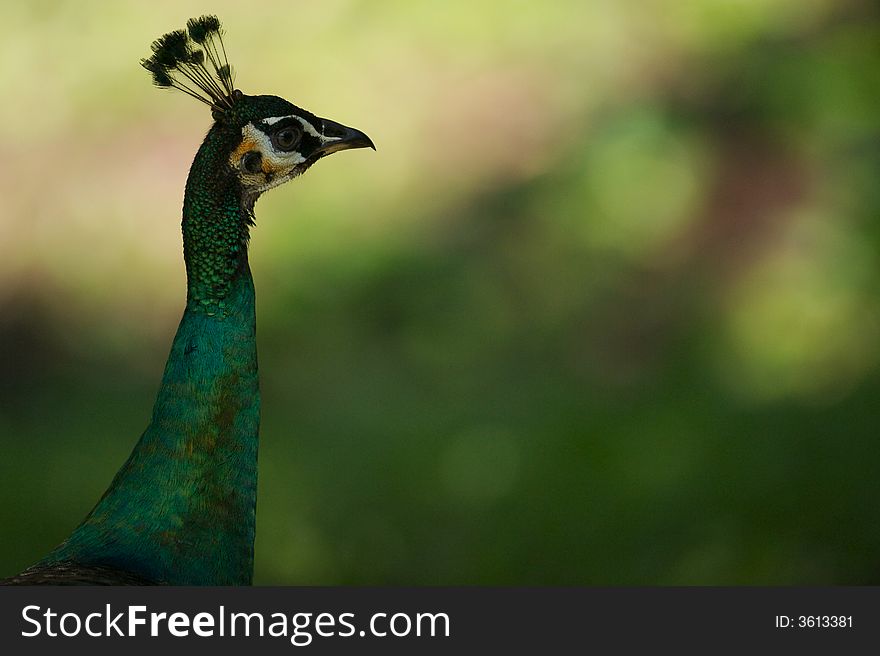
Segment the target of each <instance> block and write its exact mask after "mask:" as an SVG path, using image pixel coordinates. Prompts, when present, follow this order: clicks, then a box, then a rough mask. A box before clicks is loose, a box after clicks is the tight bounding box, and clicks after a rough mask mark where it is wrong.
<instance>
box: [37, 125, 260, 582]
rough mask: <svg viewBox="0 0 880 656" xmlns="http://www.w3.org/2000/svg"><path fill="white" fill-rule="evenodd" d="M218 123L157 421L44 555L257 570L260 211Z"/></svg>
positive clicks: (207, 571) (194, 570) (200, 572)
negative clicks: (253, 246) (245, 192)
mask: <svg viewBox="0 0 880 656" xmlns="http://www.w3.org/2000/svg"><path fill="white" fill-rule="evenodd" d="M234 139H235V134H234V133H233V132H232V131H228V130H226V129H224V128H223V127H222V126H220V125H219V124H215V125H214V127H212V129H211V131H210V132H209V133H208V136H207V137H206V139H205V141H204V143H203V144H202V147H201V149H200V150H199V153H198V155H197V156H196V158H195V161H194V162H193V166H192V168H191V170H190V176H189V179H188V181H187V186H186V194H185V198H184V209H183V234H184V257H185V260H186V268H187V278H188V291H187V307H186V311H185V312H184V315H183V319H182V320H181V322H180V326H179V328H178V330H177V335H176V337H175V338H174V343H173V345H172V347H171V354H170V355H169V357H168V362H167V364H166V367H165V374H164V377H163V379H162V386H161V388H160V390H159V394H158V398H157V399H156V404H155V406H154V409H153V416H152V421H151V422H150V425H149V426H148V427H147V429H146V431H145V432H144V434H143V435H142V437H141V439H140V441H139V442H138V444H137V446H136V447H135V450H134V452H133V453H132V454H131V456H130V457H129V459H128V461H127V462H126V463H125V465H124V466H123V467H122V469H121V470H120V471H119V473H118V474H117V475H116V477H115V479H114V480H113V482H112V484H111V485H110V488H109V489H108V490H107V492H106V493H105V494H104V496H103V497H102V498H101V500H100V501H99V502H98V504H97V505H96V506H95V508H94V509H93V510H92V512H91V513H90V514H89V515H88V517H86V519H85V520H84V521H83V523H82V524H81V525H80V526H79V527H78V528H77V529H76V530H75V531H74V532H73V534H72V535H71V536H70V538H68V540H67V541H65V542H64V543H63V544H62V545H61V546H60V547H58V548H57V549H56V550H55V551H53V552H52V553H51V554H50V555H49V556H48V557H47V558H46V559H45V560H44V561H43V563H44V564H46V563H54V562H60V561H67V560H70V561H76V562H81V563H86V564H97V565H108V566H113V567H118V568H120V569H123V570H126V571H131V572H135V573H137V574H140V575H142V576H144V577H146V578H148V579H150V580H153V581H156V582H161V583H170V584H176V585H247V584H249V583H250V582H251V579H252V573H253V545H254V528H255V503H256V489H257V443H258V431H259V418H260V395H259V384H258V376H257V353H256V340H255V314H254V287H253V282H252V279H251V274H250V269H249V266H248V261H247V238H248V225H249V223H250V210H249V208H247V207H246V206H243V201H242V197H241V192H240V189H239V186H238V184H237V180H236V178H235V176H234V175H232V174H231V172H229V170H228V166H227V165H226V162H225V159H224V157H225V153H228V152H229V142H230V140H234Z"/></svg>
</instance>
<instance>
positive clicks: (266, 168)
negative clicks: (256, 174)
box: [263, 158, 283, 175]
mask: <svg viewBox="0 0 880 656" xmlns="http://www.w3.org/2000/svg"><path fill="white" fill-rule="evenodd" d="M282 168H283V167H281V166H277V165H276V164H274V163H273V162H271V161H270V160H268V159H265V158H264V159H263V173H265V174H266V175H275V174H277V173H280V172H281V170H282Z"/></svg>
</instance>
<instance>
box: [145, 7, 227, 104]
mask: <svg viewBox="0 0 880 656" xmlns="http://www.w3.org/2000/svg"><path fill="white" fill-rule="evenodd" d="M151 49H152V51H153V54H152V56H151V57H150V58H149V59H142V60H141V66H143V67H144V68H145V69H147V70H148V71H149V72H150V74H151V75H152V76H153V83H154V84H155V85H156V86H157V87H161V88H173V89H177V90H179V91H183V92H184V93H185V94H187V95H189V96H191V97H193V98H195V99H196V100H198V101H199V102H202V103H205V104H206V105H208V106H209V107H211V108H212V110H214V111H215V112H220V113H223V112H225V111H226V110H228V109H232V107H233V106H234V104H235V101H236V100H237V99H238V98H239V97H240V96H241V93H240V92H237V91H236V90H235V87H234V84H233V74H232V68H231V67H230V66H229V61H228V59H227V58H226V47H225V46H224V45H223V27H222V25H221V24H220V19H219V18H217V17H216V16H201V17H200V18H190V19H189V20H188V21H187V23H186V29H185V30H174V31H173V32H169V33H168V34H163V35H162V36H161V37H159V38H158V39H156V40H155V41H153V43H152V45H151Z"/></svg>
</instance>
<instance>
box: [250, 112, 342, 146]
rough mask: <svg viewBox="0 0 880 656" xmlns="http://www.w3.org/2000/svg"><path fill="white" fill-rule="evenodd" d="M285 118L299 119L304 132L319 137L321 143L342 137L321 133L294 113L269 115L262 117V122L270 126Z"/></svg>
mask: <svg viewBox="0 0 880 656" xmlns="http://www.w3.org/2000/svg"><path fill="white" fill-rule="evenodd" d="M286 118H295V119H296V120H297V121H299V122H300V123H301V124H302V126H303V130H304V131H305V133H306V134H310V135H312V136H313V137H316V138H317V139H320V140H321V143H322V144H324V143H329V142H331V141H339V140H340V139H341V138H342V137H325V136H324V135H323V134H321V133H320V132H318V131H317V130H316V129H315V126H314V125H312V124H311V123H309V122H308V121H307V120H305V119H304V118H302V117H301V116H297V115H296V114H290V115H289V116H270V117H269V118H264V119H263V123H265V124H266V125H269V126H272V125H275V124H276V123H277V122H278V121H283V120H284V119H286Z"/></svg>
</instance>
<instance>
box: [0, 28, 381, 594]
mask: <svg viewBox="0 0 880 656" xmlns="http://www.w3.org/2000/svg"><path fill="white" fill-rule="evenodd" d="M222 32H223V29H222V26H221V23H220V21H219V19H218V18H217V17H216V16H202V17H199V18H192V19H190V20H189V21H188V22H187V24H186V29H179V30H175V31H172V32H169V33H168V34H165V35H163V36H161V37H160V38H159V39H157V40H156V41H154V42H153V44H152V46H151V48H152V55H151V56H150V57H149V58H148V59H143V60H142V61H141V65H142V66H143V67H144V68H145V69H146V70H147V71H148V72H149V74H150V75H151V76H152V79H153V82H154V84H155V85H156V86H158V87H161V88H173V89H177V90H179V91H182V92H183V93H185V94H187V95H189V96H191V97H192V98H194V99H196V100H198V101H200V102H202V103H204V104H206V105H208V106H209V107H210V108H211V114H212V117H213V121H214V122H213V124H212V125H211V127H210V129H209V131H208V133H207V135H206V137H205V139H204V141H203V142H202V145H201V147H200V148H199V150H198V153H197V154H196V156H195V159H194V160H193V163H192V166H191V168H190V171H189V177H188V179H187V182H186V190H185V192H184V199H183V221H182V232H183V255H184V261H185V263H186V276H187V296H186V308H185V310H184V313H183V318H182V319H181V321H180V325H179V327H178V329H177V334H176V336H175V337H174V341H173V343H172V346H171V353H170V355H169V356H168V361H167V364H166V366H165V372H164V374H163V377H162V383H161V386H160V389H159V392H158V396H157V398H156V402H155V405H154V407H153V412H152V418H151V420H150V423H149V425H148V426H147V428H146V430H145V431H144V433H143V434H142V435H141V438H140V440H139V441H138V442H137V445H136V446H135V447H134V450H133V451H132V453H131V455H130V456H129V458H128V460H127V461H126V462H125V464H124V465H123V466H122V468H121V469H120V470H119V471H118V472H117V474H116V476H115V477H114V478H113V480H112V482H111V483H110V486H109V488H108V489H107V491H106V492H105V493H104V495H103V496H102V497H101V499H100V500H99V501H98V502H97V504H96V505H95V507H94V508H93V509H92V510H91V512H89V513H88V515H87V516H86V518H85V519H84V520H83V521H82V523H81V524H80V525H79V526H78V527H77V528H76V529H75V530H74V531H73V533H71V535H70V536H69V537H68V538H67V539H66V540H65V541H64V542H63V543H61V544H60V545H59V546H58V547H57V548H55V549H54V550H53V551H52V552H51V553H49V555H47V556H46V557H45V558H43V559H42V560H41V561H39V562H38V563H37V564H35V565H33V566H32V567H30V568H28V569H26V570H25V571H24V572H22V573H21V574H19V575H17V576H14V577H12V578H9V579H6V580H5V581H3V583H5V584H86V585H100V584H106V585H151V584H168V585H250V584H251V582H252V579H253V563H254V530H255V524H256V492H257V447H258V433H259V425H260V391H259V376H258V372H257V349H256V341H255V329H256V322H255V311H254V283H253V279H252V277H251V272H250V267H249V264H248V243H249V238H250V229H251V228H252V227H253V226H254V204H255V203H256V201H257V199H258V198H259V197H260V195H261V194H263V193H264V192H266V191H268V190H269V189H272V188H274V187H278V186H279V185H281V184H283V183H285V182H287V181H289V180H292V179H293V178H295V177H297V176H299V175H302V174H303V173H304V172H305V171H306V170H307V169H308V168H309V167H310V166H312V164H314V163H315V162H317V161H318V160H319V159H321V158H322V157H324V156H326V155H329V154H331V153H335V152H338V151H341V150H348V149H352V148H365V147H370V148H373V149H374V150H375V146H374V145H373V142H372V141H371V140H370V138H369V137H368V136H367V135H366V134H364V133H363V132H361V131H360V130H355V129H353V128H349V127H346V126H344V125H341V124H340V123H336V122H334V121H330V120H328V119H324V118H319V117H317V116H315V115H314V114H311V113H310V112H308V111H306V110H304V109H301V108H300V107H297V106H296V105H294V104H292V103H290V102H288V101H287V100H284V99H283V98H279V97H278V96H269V95H258V96H248V95H245V94H244V93H242V92H241V91H240V90H238V89H236V88H235V86H234V84H233V74H232V69H231V68H230V66H229V62H228V60H227V56H226V48H225V46H224V44H223V39H222Z"/></svg>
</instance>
